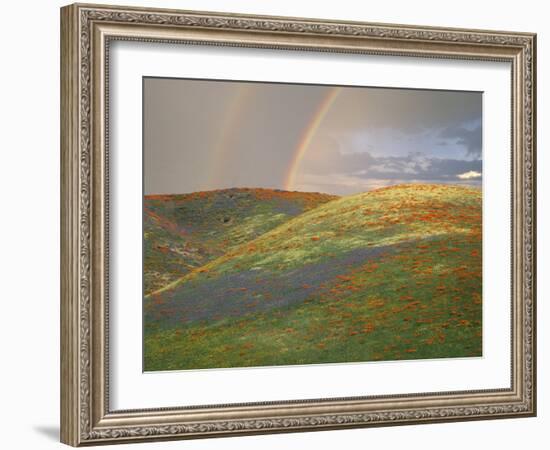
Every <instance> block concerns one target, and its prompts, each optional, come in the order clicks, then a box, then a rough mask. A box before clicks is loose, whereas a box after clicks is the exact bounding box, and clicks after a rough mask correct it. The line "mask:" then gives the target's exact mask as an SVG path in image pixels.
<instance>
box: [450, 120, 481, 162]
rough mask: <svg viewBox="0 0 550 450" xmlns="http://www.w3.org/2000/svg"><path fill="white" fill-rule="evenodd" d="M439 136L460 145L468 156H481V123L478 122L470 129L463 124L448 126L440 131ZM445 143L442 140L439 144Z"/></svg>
mask: <svg viewBox="0 0 550 450" xmlns="http://www.w3.org/2000/svg"><path fill="white" fill-rule="evenodd" d="M439 137H441V138H443V139H448V140H451V141H453V142H454V143H455V144H458V145H462V146H463V147H464V148H465V149H466V153H467V155H468V156H471V157H475V158H479V157H480V156H481V143H482V134H481V124H478V125H477V126H476V127H474V128H472V129H469V128H466V127H464V126H449V127H447V128H445V129H443V130H442V131H441V133H440V135H439ZM446 143H447V142H446V141H442V142H440V145H445V144H446Z"/></svg>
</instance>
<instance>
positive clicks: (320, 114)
mask: <svg viewBox="0 0 550 450" xmlns="http://www.w3.org/2000/svg"><path fill="white" fill-rule="evenodd" d="M341 90H342V89H341V88H339V87H334V88H332V89H330V90H329V91H328V92H327V94H326V95H325V97H324V98H323V100H322V101H321V103H320V104H319V106H318V108H317V109H316V111H315V114H314V115H313V119H312V120H311V122H309V124H308V126H307V127H306V129H305V130H304V132H303V133H302V135H301V137H300V140H299V141H298V145H297V146H296V150H295V151H294V153H293V154H294V156H293V158H292V160H291V161H290V164H289V166H288V170H287V175H286V177H285V180H284V184H283V186H284V189H285V190H287V191H291V190H292V189H293V187H294V182H295V180H296V174H297V173H298V169H299V168H300V163H301V162H302V159H304V156H305V154H306V152H307V150H308V148H309V146H310V145H311V141H312V140H313V138H314V137H315V134H316V133H317V130H318V129H319V127H320V126H321V123H322V122H323V119H324V118H325V116H326V115H327V113H328V112H329V110H330V107H331V106H332V105H333V103H334V101H335V100H336V98H337V97H338V94H340V92H341Z"/></svg>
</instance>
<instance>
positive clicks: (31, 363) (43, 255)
mask: <svg viewBox="0 0 550 450" xmlns="http://www.w3.org/2000/svg"><path fill="white" fill-rule="evenodd" d="M120 3H126V2H120ZM129 4H133V5H136V6H157V7H168V8H180V9H200V10H213V11H216V10H217V11H228V12H245V13H252V14H272V15H286V16H298V17H299V16H302V17H319V18H330V19H342V20H363V21H374V22H388V23H405V24H421V25H441V26H453V27H466V28H488V29H505V30H517V31H532V32H537V33H539V36H538V56H539V62H538V70H539V72H538V80H539V86H538V108H539V109H538V113H539V114H538V123H539V130H538V131H539V138H538V147H539V158H538V173H539V174H540V175H539V187H538V188H539V190H538V192H539V217H538V229H539V230H540V231H539V239H538V254H539V258H538V259H539V266H538V271H539V280H540V281H539V288H538V298H539V309H538V314H539V335H538V343H539V416H538V417H537V418H531V419H511V420H498V421H481V422H468V423H452V424H437V425H422V426H418V425H417V426H407V427H392V428H373V429H366V430H365V429H363V430H346V431H330V432H315V433H300V434H286V435H268V436H253V437H241V438H225V439H214V440H200V441H185V442H182V441H180V442H169V443H156V444H141V445H142V446H140V447H139V448H144V449H147V448H151V449H153V448H154V449H161V448H166V449H170V448H174V449H175V448H187V449H256V448H264V449H269V448H283V447H284V448H289V449H298V448H299V449H304V448H327V449H328V448H334V447H337V446H349V447H359V446H361V447H366V446H369V447H371V448H380V447H383V448H390V449H391V448H398V447H399V446H408V447H412V448H420V447H422V448H425V449H440V448H442V447H444V448H446V449H448V450H451V449H463V448H465V447H474V448H483V447H490V448H495V447H497V448H501V449H517V448H524V447H525V448H530V449H539V448H545V443H544V440H543V439H544V437H546V435H547V433H548V427H549V426H550V413H549V412H548V408H549V405H550V392H549V389H548V386H549V385H550V383H549V382H548V381H547V380H548V378H549V374H548V360H547V359H546V358H545V354H546V353H547V351H548V350H547V345H546V344H547V343H548V337H549V333H548V331H547V330H546V328H545V324H546V321H547V320H550V319H549V317H548V312H549V311H550V308H549V307H548V306H547V304H546V302H545V299H546V297H547V293H548V291H549V289H550V284H549V282H548V277H545V273H546V272H547V271H548V270H549V261H550V258H549V257H548V256H547V255H548V252H550V238H549V237H548V236H549V235H548V234H547V233H548V232H545V230H548V229H550V223H549V219H550V212H549V207H548V206H545V205H544V204H543V201H542V199H545V197H544V195H545V194H544V193H545V192H546V191H550V179H549V178H547V177H544V176H543V175H542V174H543V173H545V170H546V169H548V168H550V167H549V166H550V157H549V156H548V152H545V151H544V149H545V148H546V147H547V146H548V145H549V142H548V140H549V138H548V135H547V134H546V133H545V131H546V130H545V128H544V125H545V124H546V123H548V120H550V94H549V91H548V87H547V85H546V84H545V80H547V79H548V78H549V77H550V63H549V62H548V59H547V57H546V55H547V54H548V52H549V51H550V32H548V31H543V27H545V25H546V28H547V19H548V18H549V17H550V16H549V15H548V13H547V11H546V10H545V9H544V8H545V2H537V1H535V0H524V1H522V2H521V3H519V2H509V1H504V0H500V1H495V0H493V1H486V2H480V1H470V0H463V1H461V2H458V3H457V2H453V3H452V4H450V3H446V2H438V1H423V0H416V1H413V2H411V1H407V0H388V1H386V2H359V1H357V0H338V1H330V2H328V1H327V2H322V3H321V2H310V1H306V0H264V1H262V2H259V1H258V0H230V1H228V0H225V1H222V0H179V1H177V0H172V1H170V0H163V1H160V2H154V1H152V0H150V1H139V0H134V1H131V3H129ZM62 5H63V2H59V1H53V0H48V1H32V0H31V1H27V2H20V3H19V4H18V3H16V2H10V3H8V4H7V5H3V7H2V26H1V27H0V34H1V40H0V43H1V44H0V45H1V49H2V56H3V58H2V68H1V69H0V80H1V82H0V119H1V120H0V124H1V125H0V130H1V137H2V141H1V142H2V144H1V147H0V157H1V158H2V159H1V164H0V193H1V194H0V196H1V200H0V201H1V204H2V216H1V220H0V274H1V278H0V280H1V281H2V290H1V291H0V292H1V294H0V304H1V305H2V310H1V314H0V339H1V340H0V342H1V346H0V349H1V352H2V357H1V360H0V361H1V371H0V405H1V406H0V410H1V412H0V414H1V422H0V423H2V425H3V426H2V436H1V437H0V442H2V447H3V448H9V449H17V448H25V449H48V448H61V446H62V445H61V444H59V443H58V417H59V386H58V385H59V382H58V380H59V282H58V280H59V10H58V8H59V7H60V6H62ZM546 205H548V202H546ZM122 447H124V448H129V447H128V446H121V447H119V448H122ZM131 448H137V447H131Z"/></svg>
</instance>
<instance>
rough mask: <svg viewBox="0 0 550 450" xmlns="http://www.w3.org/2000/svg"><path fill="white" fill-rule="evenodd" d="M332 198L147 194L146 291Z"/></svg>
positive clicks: (264, 192) (255, 192)
mask: <svg viewBox="0 0 550 450" xmlns="http://www.w3.org/2000/svg"><path fill="white" fill-rule="evenodd" d="M334 198H336V197H334V196H331V195H327V194H318V193H301V192H284V191H277V190H272V189H246V188H242V189H225V190H218V191H208V192H197V193H192V194H181V195H151V196H145V199H144V205H143V211H144V218H143V227H144V257H145V260H144V292H145V294H146V295H148V294H150V293H151V292H153V291H155V290H158V289H160V288H162V287H164V286H165V285H167V284H169V283H170V282H172V281H174V280H176V279H178V278H180V277H181V276H182V275H183V274H185V273H187V272H190V271H192V270H193V269H195V268H197V267H200V266H202V265H204V264H206V263H207V262H209V261H211V260H212V259H214V258H216V257H218V256H220V255H223V254H224V253H225V252H227V251H229V250H231V249H232V248H233V247H235V246H238V245H239V244H242V243H243V242H246V241H249V240H251V239H254V238H255V237H257V236H259V235H261V234H262V233H265V232H266V231H268V230H270V229H272V228H274V227H276V226H277V225H279V224H281V223H284V222H286V221H287V220H288V219H289V218H292V217H294V216H297V215H299V214H301V213H303V212H304V211H307V210H309V209H312V208H315V207H316V206H318V205H320V204H322V203H325V202H327V201H330V200H333V199H334Z"/></svg>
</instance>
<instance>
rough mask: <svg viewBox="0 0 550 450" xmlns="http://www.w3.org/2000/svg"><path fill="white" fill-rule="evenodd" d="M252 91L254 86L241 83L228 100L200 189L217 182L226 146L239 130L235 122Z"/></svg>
mask: <svg viewBox="0 0 550 450" xmlns="http://www.w3.org/2000/svg"><path fill="white" fill-rule="evenodd" d="M253 91H254V86H251V85H249V84H242V85H240V86H239V87H238V89H237V90H236V92H235V94H234V95H233V98H232V99H231V100H230V102H229V106H228V108H227V112H226V113H225V119H224V121H223V123H222V124H221V126H220V131H219V134H218V139H217V140H216V143H215V144H214V149H213V151H212V154H211V157H210V167H211V170H210V176H209V177H208V179H207V180H205V181H206V183H204V184H203V189H202V190H208V189H211V186H212V185H215V184H216V183H219V180H220V174H221V173H222V172H223V169H224V167H225V166H224V161H225V158H226V156H227V146H228V144H229V143H230V142H231V141H232V140H233V139H234V138H235V136H236V135H237V131H238V130H239V128H238V127H237V123H238V122H239V120H240V116H241V115H242V113H243V111H244V109H245V105H246V103H247V101H248V99H249V97H250V96H251V94H252V93H253Z"/></svg>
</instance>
